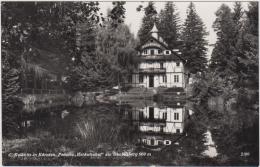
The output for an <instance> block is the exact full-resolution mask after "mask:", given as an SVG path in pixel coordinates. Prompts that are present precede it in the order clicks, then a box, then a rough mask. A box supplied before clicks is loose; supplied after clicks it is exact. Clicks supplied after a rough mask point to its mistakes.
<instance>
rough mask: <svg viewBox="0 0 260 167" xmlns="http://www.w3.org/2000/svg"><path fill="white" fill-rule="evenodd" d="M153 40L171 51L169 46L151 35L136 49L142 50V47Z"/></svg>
mask: <svg viewBox="0 0 260 167" xmlns="http://www.w3.org/2000/svg"><path fill="white" fill-rule="evenodd" d="M151 39H153V40H155V41H156V42H157V43H159V44H160V45H161V46H162V47H164V48H165V49H169V48H168V45H167V44H165V43H163V42H161V41H160V40H158V39H157V38H155V37H153V36H151V35H150V36H149V37H148V38H147V39H146V40H145V41H143V42H142V43H141V44H140V45H139V46H137V48H136V49H137V50H141V47H142V46H143V45H144V44H145V43H147V42H148V41H149V40H151Z"/></svg>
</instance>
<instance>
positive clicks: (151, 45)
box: [129, 25, 186, 88]
mask: <svg viewBox="0 0 260 167" xmlns="http://www.w3.org/2000/svg"><path fill="white" fill-rule="evenodd" d="M138 57H139V60H140V61H139V63H138V67H137V69H136V70H134V71H133V73H132V74H131V76H130V78H129V82H130V83H131V85H132V86H133V87H145V88H158V87H166V88H170V87H181V88H185V83H186V79H185V75H184V65H185V60H183V59H182V58H181V52H180V51H179V50H178V49H173V50H170V49H169V47H168V44H167V43H166V42H165V41H164V40H163V39H162V38H161V37H160V36H159V34H158V30H157V28H156V26H155V25H154V27H153V29H152V30H151V32H150V36H149V38H148V39H147V40H146V41H145V42H144V43H142V44H141V45H140V46H139V47H138Z"/></svg>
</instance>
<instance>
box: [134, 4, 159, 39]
mask: <svg viewBox="0 0 260 167" xmlns="http://www.w3.org/2000/svg"><path fill="white" fill-rule="evenodd" d="M144 14H145V15H144V17H143V20H142V25H141V28H140V30H139V31H138V37H139V39H140V42H141V43H142V42H144V41H145V40H146V39H147V38H148V36H149V32H150V31H151V30H152V28H153V25H154V24H155V23H156V20H157V18H156V15H157V11H156V9H155V7H154V3H153V2H149V3H148V6H147V7H145V8H144Z"/></svg>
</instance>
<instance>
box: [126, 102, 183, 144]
mask: <svg viewBox="0 0 260 167" xmlns="http://www.w3.org/2000/svg"><path fill="white" fill-rule="evenodd" d="M126 117H128V119H130V120H131V124H132V126H133V129H134V131H135V132H136V133H138V143H139V144H142V145H144V146H149V147H153V148H155V147H160V146H165V145H171V144H172V142H173V141H175V139H177V138H178V137H180V136H181V134H182V133H183V131H184V122H185V108H184V107H181V106H179V107H178V108H169V107H164V108H159V107H154V106H146V107H143V108H134V109H133V110H132V111H128V112H127V113H126Z"/></svg>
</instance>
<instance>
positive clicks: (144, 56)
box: [139, 54, 180, 61]
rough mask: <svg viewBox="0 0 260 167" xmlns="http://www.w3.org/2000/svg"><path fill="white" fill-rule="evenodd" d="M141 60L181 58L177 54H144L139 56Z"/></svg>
mask: <svg viewBox="0 0 260 167" xmlns="http://www.w3.org/2000/svg"><path fill="white" fill-rule="evenodd" d="M139 60H140V61H159V60H164V61H167V60H168V61H170V60H176V61H177V60H178V61H180V58H178V57H177V56H175V55H174V54H170V55H164V54H162V55H142V56H140V57H139Z"/></svg>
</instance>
